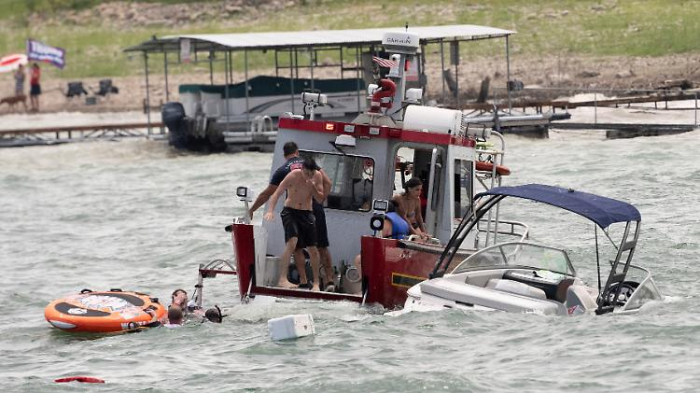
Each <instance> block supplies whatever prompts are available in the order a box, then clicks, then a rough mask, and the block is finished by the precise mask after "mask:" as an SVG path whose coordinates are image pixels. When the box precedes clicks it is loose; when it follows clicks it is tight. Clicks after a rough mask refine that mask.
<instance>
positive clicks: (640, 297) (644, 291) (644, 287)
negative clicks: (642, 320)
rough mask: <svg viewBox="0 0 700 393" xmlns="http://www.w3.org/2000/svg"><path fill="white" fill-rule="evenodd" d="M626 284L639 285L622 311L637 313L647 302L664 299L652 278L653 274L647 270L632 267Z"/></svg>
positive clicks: (635, 266) (628, 271)
mask: <svg viewBox="0 0 700 393" xmlns="http://www.w3.org/2000/svg"><path fill="white" fill-rule="evenodd" d="M625 282H633V283H637V287H636V288H635V290H634V292H632V296H630V297H629V299H627V301H626V302H625V304H624V306H623V307H622V309H621V310H622V311H636V310H638V309H639V308H640V307H641V306H642V305H643V304H644V303H646V302H647V301H650V300H661V299H662V296H661V293H660V292H659V289H658V288H657V287H656V283H655V282H654V279H653V278H652V277H651V272H650V271H649V270H648V269H646V268H643V267H641V266H637V265H630V266H629V269H628V270H627V276H626V278H625Z"/></svg>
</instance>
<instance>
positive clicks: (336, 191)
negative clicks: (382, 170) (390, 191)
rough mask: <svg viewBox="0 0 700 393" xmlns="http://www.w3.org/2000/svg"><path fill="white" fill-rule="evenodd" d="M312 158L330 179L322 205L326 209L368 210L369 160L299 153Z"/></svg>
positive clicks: (310, 152) (371, 171) (370, 175)
mask: <svg viewBox="0 0 700 393" xmlns="http://www.w3.org/2000/svg"><path fill="white" fill-rule="evenodd" d="M300 155H301V156H303V157H308V156H311V157H312V158H313V159H314V160H315V161H316V163H317V164H318V166H320V167H321V168H323V171H324V172H326V174H327V175H328V178H329V179H330V180H331V192H330V194H328V198H327V199H326V202H325V204H324V205H325V206H326V207H328V208H329V209H337V210H350V211H363V212H366V211H369V209H370V208H371V205H372V180H373V177H374V160H373V159H371V158H369V157H362V156H350V155H342V154H336V153H324V152H312V151H300Z"/></svg>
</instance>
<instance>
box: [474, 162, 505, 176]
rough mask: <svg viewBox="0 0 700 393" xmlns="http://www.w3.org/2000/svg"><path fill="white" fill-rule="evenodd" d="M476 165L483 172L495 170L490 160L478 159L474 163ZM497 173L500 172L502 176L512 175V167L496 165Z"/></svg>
mask: <svg viewBox="0 0 700 393" xmlns="http://www.w3.org/2000/svg"><path fill="white" fill-rule="evenodd" d="M474 166H475V167H476V170H477V171H483V172H493V163H492V162H488V161H476V162H475V163H474ZM496 173H498V174H499V175H501V176H508V175H510V169H508V168H507V167H505V166H503V165H496Z"/></svg>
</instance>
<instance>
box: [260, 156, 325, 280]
mask: <svg viewBox="0 0 700 393" xmlns="http://www.w3.org/2000/svg"><path fill="white" fill-rule="evenodd" d="M318 169H319V168H318V166H317V165H316V162H315V161H314V160H313V159H312V158H310V157H307V158H306V159H304V163H303V168H302V169H294V170H293V171H291V172H290V173H289V174H288V175H287V176H285V178H284V180H282V183H280V185H279V187H277V190H275V193H274V194H272V196H271V197H270V203H268V206H267V213H265V220H268V221H271V220H272V219H273V218H274V210H275V205H277V201H278V200H279V198H280V195H281V194H282V193H283V192H285V191H286V192H287V197H286V198H285V201H284V209H282V212H281V213H280V217H281V218H282V225H283V226H284V238H285V241H286V245H285V248H284V252H283V253H282V256H281V257H280V261H281V263H282V266H287V265H289V261H290V259H291V257H292V253H293V252H294V251H295V250H296V249H301V248H307V249H308V251H309V256H310V257H311V268H312V274H313V273H314V272H318V271H319V264H320V261H319V259H320V257H319V254H318V249H317V248H316V217H315V216H314V214H313V207H312V203H313V199H323V176H321V174H320V173H319V171H318ZM296 264H297V268H298V269H299V277H300V279H301V283H300V284H299V288H305V289H310V284H309V282H308V280H307V277H306V271H305V270H306V269H305V266H304V264H305V262H304V261H303V260H299V261H296ZM304 281H306V282H304ZM278 285H279V286H283V287H284V286H289V285H291V283H289V282H288V281H287V278H286V274H280V278H279V283H278ZM313 290H316V291H317V290H319V280H314V281H313Z"/></svg>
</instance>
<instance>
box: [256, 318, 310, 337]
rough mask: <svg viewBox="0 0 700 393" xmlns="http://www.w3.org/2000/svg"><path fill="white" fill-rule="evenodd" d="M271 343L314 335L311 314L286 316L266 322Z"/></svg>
mask: <svg viewBox="0 0 700 393" xmlns="http://www.w3.org/2000/svg"><path fill="white" fill-rule="evenodd" d="M267 328H268V330H269V331H270V337H271V338H272V340H273V341H279V340H289V339H294V338H299V337H306V336H310V335H312V334H316V329H315V328H314V318H313V317H312V316H311V314H299V315H287V316H286V317H280V318H273V319H270V320H269V321H267Z"/></svg>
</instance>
